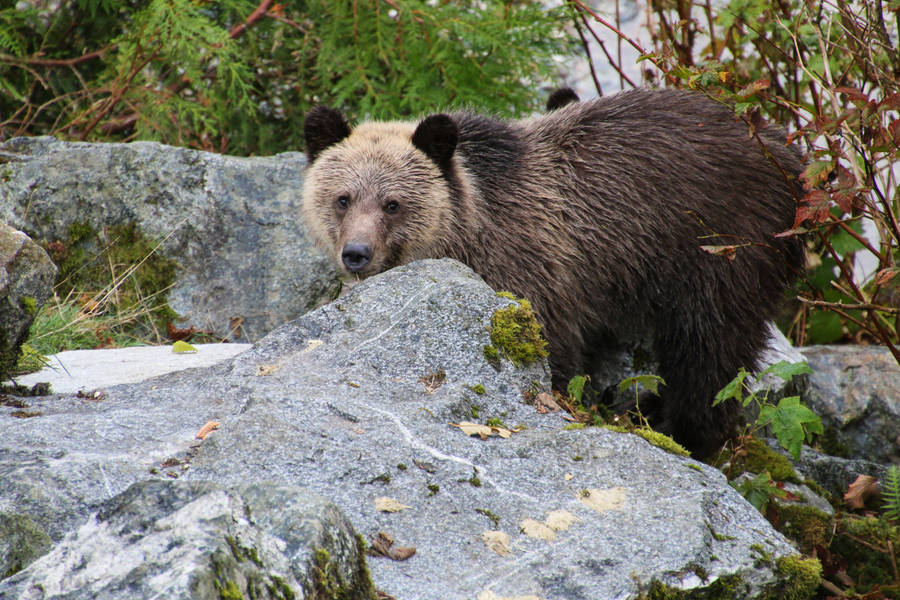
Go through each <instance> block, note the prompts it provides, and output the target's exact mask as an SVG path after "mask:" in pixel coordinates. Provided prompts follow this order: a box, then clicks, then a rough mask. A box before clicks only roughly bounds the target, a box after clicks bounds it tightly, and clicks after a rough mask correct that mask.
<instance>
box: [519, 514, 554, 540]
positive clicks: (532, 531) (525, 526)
mask: <svg viewBox="0 0 900 600" xmlns="http://www.w3.org/2000/svg"><path fill="white" fill-rule="evenodd" d="M519 528H520V529H521V530H522V533H524V534H525V535H527V536H528V537H530V538H534V539H537V540H545V541H548V542H552V541H553V540H555V539H556V532H555V531H553V530H552V529H550V528H549V527H547V526H546V525H545V524H543V523H541V522H540V521H535V520H534V519H522V521H521V522H520V523H519Z"/></svg>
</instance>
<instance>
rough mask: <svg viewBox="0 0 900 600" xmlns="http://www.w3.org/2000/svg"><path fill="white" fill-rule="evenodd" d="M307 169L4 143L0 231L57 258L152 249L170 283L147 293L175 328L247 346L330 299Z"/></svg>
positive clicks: (155, 147) (292, 161) (277, 161)
mask: <svg viewBox="0 0 900 600" xmlns="http://www.w3.org/2000/svg"><path fill="white" fill-rule="evenodd" d="M305 165H306V159H305V158H304V157H303V155H301V154H299V153H287V154H281V155H278V156H272V157H261V158H238V157H232V156H222V155H219V154H210V153H207V152H199V151H196V150H187V149H184V148H175V147H171V146H165V145H162V144H157V143H153V142H135V143H131V144H90V143H76V142H62V141H58V140H55V139H53V138H49V137H38V138H14V139H12V140H9V141H7V142H6V143H3V144H0V174H2V177H0V221H5V222H7V223H9V224H11V225H12V226H14V227H17V228H19V229H22V230H23V231H25V232H27V233H28V234H29V235H31V236H32V237H33V238H34V239H35V240H40V241H42V242H43V243H44V244H45V245H47V246H48V247H51V248H58V250H59V252H60V253H62V254H66V253H67V252H68V253H69V254H71V252H69V251H70V250H71V247H72V246H77V248H76V249H77V250H79V251H86V252H87V254H91V253H93V252H100V251H101V250H102V249H103V248H104V247H105V246H106V245H107V244H113V245H115V244H117V243H126V242H125V241H121V242H120V240H130V239H131V238H133V237H134V236H135V235H138V236H141V239H144V238H146V240H148V243H149V246H150V247H151V248H152V247H155V245H156V244H157V243H158V244H159V252H161V253H162V254H163V255H164V256H165V257H166V258H167V259H169V260H170V261H171V262H172V263H173V264H174V270H175V276H174V280H173V281H171V282H169V281H166V282H163V283H162V284H161V285H162V286H163V287H164V286H165V285H168V284H169V283H171V284H172V287H171V288H170V289H168V290H146V291H145V293H148V294H149V293H151V292H157V291H163V292H164V294H165V298H166V300H167V302H168V305H169V307H170V308H171V309H172V310H174V312H175V313H176V314H177V315H179V316H180V317H181V319H180V320H179V321H178V323H177V326H178V327H179V328H184V329H188V328H190V327H193V328H195V329H198V330H202V331H208V332H211V333H213V334H214V335H216V336H217V337H220V338H225V339H231V340H235V339H237V340H239V341H255V340H257V339H259V338H260V337H262V336H263V335H265V334H266V333H268V332H269V331H271V330H272V329H274V328H275V327H277V326H278V325H281V324H282V323H285V322H287V321H288V320H290V319H292V318H294V317H297V316H299V315H301V314H303V313H305V312H307V311H308V310H311V309H313V308H315V307H316V306H319V305H321V304H322V303H324V302H327V301H328V300H330V299H332V298H334V297H335V296H336V295H337V292H338V291H339V289H340V283H339V280H338V279H337V276H338V274H337V271H336V269H335V267H334V266H333V265H332V262H331V261H330V260H329V259H328V258H326V257H325V256H324V255H323V254H322V253H321V252H319V251H317V250H316V249H315V248H314V247H313V246H312V243H311V241H310V240H309V238H308V237H307V235H306V233H305V229H304V225H303V223H302V219H301V217H300V196H301V190H302V187H303V170H304V168H305ZM102 258H103V257H102V256H101V259H102ZM139 259H140V257H134V258H133V263H137V261H138V260H139ZM128 266H129V265H121V269H124V268H126V267H128ZM98 283H99V285H103V284H105V283H107V282H98ZM94 289H96V288H94Z"/></svg>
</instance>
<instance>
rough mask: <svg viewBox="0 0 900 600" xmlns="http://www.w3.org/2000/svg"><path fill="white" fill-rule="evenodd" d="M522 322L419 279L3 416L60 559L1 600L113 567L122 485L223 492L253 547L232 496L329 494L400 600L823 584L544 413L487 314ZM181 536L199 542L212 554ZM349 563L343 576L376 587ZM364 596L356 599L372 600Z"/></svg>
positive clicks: (669, 468) (743, 522)
mask: <svg viewBox="0 0 900 600" xmlns="http://www.w3.org/2000/svg"><path fill="white" fill-rule="evenodd" d="M517 306H518V304H517V303H516V302H515V301H513V300H509V299H507V298H504V297H499V296H498V295H497V294H496V293H494V291H493V290H491V289H490V288H488V287H487V286H486V285H485V284H484V283H483V282H482V281H481V280H480V279H479V278H478V277H477V276H476V275H475V274H473V273H472V272H471V271H470V270H469V269H467V268H466V267H464V266H462V265H461V264H459V263H456V262H454V261H449V260H443V261H422V262H418V263H413V264H411V265H408V266H405V267H400V268H397V269H393V270H391V271H389V272H387V273H384V274H381V275H379V276H376V277H372V278H370V279H368V280H366V281H364V282H363V283H361V284H360V285H358V286H356V287H354V288H353V289H352V290H351V291H350V292H349V293H348V294H347V295H345V296H343V297H342V298H340V299H339V300H337V301H335V302H332V303H331V304H329V305H327V306H324V307H322V308H321V309H318V310H316V311H313V312H311V313H309V314H307V315H304V316H303V317H301V318H299V319H297V320H295V321H292V322H290V323H288V324H286V325H284V326H282V327H280V328H278V329H276V330H275V331H273V332H272V333H270V334H269V335H268V336H266V337H265V338H264V339H262V340H260V341H259V342H258V343H257V344H255V345H254V346H253V347H252V348H251V349H249V350H247V351H246V352H244V353H242V354H239V355H238V356H236V357H234V358H232V359H229V360H227V361H225V362H223V363H220V364H219V365H216V366H213V367H209V368H204V369H192V370H187V371H181V372H179V373H173V374H169V375H166V376H162V377H159V378H156V379H151V380H148V381H145V382H143V383H139V384H128V385H120V386H114V387H110V388H107V389H106V390H105V391H104V392H103V393H102V394H90V393H88V394H82V395H81V396H80V397H78V396H55V397H47V398H42V399H37V400H30V406H29V407H28V411H29V412H30V413H39V414H38V415H37V416H33V417H31V418H27V419H17V418H14V417H12V416H11V413H12V411H11V410H7V409H5V408H0V429H2V430H3V432H4V435H3V436H0V479H2V483H3V485H2V486H0V512H6V513H15V514H19V515H23V516H24V517H27V519H28V520H29V522H31V523H33V524H35V525H36V526H37V527H39V528H40V529H41V530H42V531H43V532H45V533H46V534H47V535H48V536H49V538H50V539H52V541H53V543H54V544H55V545H54V547H53V549H52V550H51V554H49V555H47V556H48V557H50V556H53V557H54V559H53V560H51V559H49V558H47V559H39V560H37V561H36V562H33V563H31V564H30V565H29V566H27V567H26V568H25V569H24V570H23V571H21V572H20V573H19V574H17V575H15V576H13V577H10V578H7V579H5V580H2V581H0V596H4V597H5V596H6V595H9V596H10V597H18V595H19V594H24V593H25V591H26V590H28V589H31V588H29V585H30V583H29V582H40V581H46V580H47V577H49V574H48V573H49V570H51V569H53V568H54V566H53V565H61V566H58V567H55V568H57V569H58V571H57V572H59V573H61V574H60V575H59V576H60V577H66V576H69V575H74V574H75V573H78V572H80V571H79V570H78V569H80V568H81V567H80V565H82V564H83V561H81V562H79V561H72V563H67V562H64V563H60V562H59V560H57V559H59V558H60V557H61V556H63V555H64V553H65V552H74V553H75V554H73V556H84V553H86V552H95V551H96V552H97V554H91V556H92V558H91V560H95V561H96V560H100V559H101V558H102V559H104V560H108V561H109V564H110V565H112V564H115V563H116V557H115V553H116V552H117V549H119V548H123V547H125V546H122V545H121V544H118V543H117V544H110V545H109V553H108V554H103V553H102V552H101V550H100V549H96V550H94V549H95V548H97V546H88V545H87V543H88V541H89V540H92V539H95V538H94V537H93V536H95V535H99V534H97V530H98V528H105V529H104V531H109V530H110V528H113V529H115V530H116V531H123V532H124V530H123V529H122V528H123V527H124V525H123V524H124V523H125V522H126V521H125V520H120V519H119V518H118V517H116V518H115V519H113V518H111V517H110V515H112V514H114V513H117V514H124V513H126V512H128V511H129V510H131V509H129V508H128V507H129V506H131V505H130V504H129V503H130V502H132V500H131V498H132V497H133V496H131V495H130V494H133V493H136V492H134V489H135V488H132V490H131V491H129V492H127V493H124V492H126V490H128V489H129V487H130V486H133V485H135V484H139V485H140V482H145V481H152V482H155V483H154V485H160V484H159V481H161V480H162V481H166V480H169V479H178V480H180V481H187V482H206V481H211V482H215V484H216V486H220V487H221V489H222V490H225V491H224V492H223V491H215V492H209V493H214V494H217V496H216V497H217V498H221V499H222V502H225V498H230V500H228V501H227V505H228V507H230V508H228V510H230V511H231V513H230V514H233V515H234V514H239V513H240V510H237V509H236V508H235V507H239V506H241V502H244V503H245V504H246V505H247V506H249V510H248V511H247V515H248V517H247V518H248V520H250V521H252V522H254V523H256V525H257V526H258V527H257V529H258V530H259V531H258V532H257V530H256V529H254V532H255V533H252V534H251V533H250V532H248V533H246V535H245V534H244V533H241V531H243V530H240V527H238V526H235V527H237V529H238V531H237V534H234V535H233V530H224V531H231V532H230V533H228V535H229V536H232V537H235V539H237V540H238V541H239V546H240V547H241V548H250V547H259V546H258V545H256V543H255V542H252V540H255V539H262V538H264V537H266V536H271V537H273V538H278V539H282V540H284V539H285V538H284V537H283V535H284V534H283V533H281V534H279V533H278V530H279V527H282V525H277V526H275V525H271V524H269V523H267V522H264V521H265V520H264V519H260V520H256V518H255V517H254V516H253V515H255V514H256V511H255V510H254V509H253V507H252V506H251V502H250V501H249V500H247V499H246V491H240V490H245V489H246V488H241V487H240V486H246V485H251V486H252V485H258V486H266V485H268V483H269V482H277V483H278V486H296V487H302V488H306V489H308V490H310V491H311V492H313V493H316V494H319V495H321V496H322V497H324V498H326V499H328V500H330V501H331V502H333V503H334V504H335V505H336V506H337V507H338V508H339V509H340V510H341V511H342V512H343V514H345V515H346V517H347V518H348V519H349V521H350V523H351V524H352V525H353V527H354V528H355V530H356V531H357V532H358V533H359V534H361V535H362V536H363V538H364V539H365V540H366V541H367V543H368V544H370V546H371V548H370V552H371V553H372V555H371V556H369V558H368V566H369V570H370V572H371V576H372V579H373V581H374V584H375V587H376V588H377V589H379V590H381V591H383V592H384V593H386V594H389V595H390V596H393V597H396V598H420V599H424V600H428V599H441V600H444V599H446V598H468V599H471V598H480V599H482V600H485V599H489V598H502V597H519V596H521V597H537V598H548V599H549V598H562V599H578V598H637V597H639V596H640V595H641V594H649V593H651V591H652V593H654V594H662V593H667V592H666V591H665V590H669V592H674V591H677V590H680V591H693V592H696V593H715V594H717V596H716V597H723V598H728V597H730V598H760V597H767V598H768V597H780V596H779V595H780V594H781V593H782V592H785V590H788V591H790V593H792V594H794V596H792V597H801V598H802V597H808V596H809V594H810V593H811V590H810V589H808V588H809V586H812V588H815V585H816V582H817V581H818V579H817V576H816V573H815V572H814V569H813V570H812V572H810V570H809V569H807V570H804V569H803V568H802V563H800V562H799V561H797V551H796V549H795V548H794V547H793V546H792V545H791V544H790V543H789V542H788V541H787V540H786V539H785V538H783V537H782V536H781V535H780V534H779V533H777V532H776V531H774V530H773V529H772V527H771V526H770V525H769V523H768V522H767V521H766V520H765V519H764V518H763V517H762V516H761V515H760V514H759V513H758V512H757V511H756V510H755V509H754V508H753V507H752V506H750V505H749V504H748V503H747V502H746V501H744V499H743V498H742V497H741V496H740V495H739V494H738V493H737V492H736V491H735V490H734V489H732V488H731V487H730V486H729V485H728V483H727V481H726V480H725V477H724V476H723V475H722V473H720V472H719V471H717V470H716V469H714V468H712V467H709V466H707V465H703V464H701V463H697V462H695V461H693V460H691V459H688V458H684V457H680V456H675V455H673V454H670V453H668V452H666V451H664V450H662V449H660V448H658V447H655V446H652V445H650V444H649V443H648V442H647V441H645V440H643V439H641V438H638V437H636V436H634V435H631V434H620V433H615V432H612V431H609V430H606V429H603V428H593V427H592V428H572V427H569V422H568V421H567V420H566V419H564V418H563V416H562V415H561V414H560V413H553V412H549V413H541V412H539V411H538V410H536V407H535V405H534V403H533V398H534V394H535V393H536V392H540V391H543V390H546V389H547V387H548V385H549V372H548V368H547V365H546V363H544V362H540V361H539V362H536V363H533V364H531V365H528V366H523V367H517V366H515V365H513V364H512V363H511V362H510V361H509V360H507V359H505V358H503V355H502V353H501V354H500V358H499V362H497V361H496V360H494V357H493V356H492V353H486V352H485V346H488V345H491V344H492V342H491V338H490V328H491V318H492V316H494V315H496V314H498V311H505V310H508V309H509V308H510V307H514V308H515V307H517ZM500 314H505V313H503V312H500ZM210 421H215V422H217V423H218V424H219V426H218V429H216V430H212V427H211V426H207V427H204V424H206V423H208V422H210ZM466 421H469V422H476V423H478V424H481V425H483V426H485V427H486V429H485V430H484V438H483V439H482V438H481V437H479V436H470V435H469V434H468V433H467V432H466V431H464V430H463V429H461V428H460V427H458V425H461V424H462V423H463V422H466ZM201 428H202V430H203V431H202V434H203V435H202V436H201V437H203V438H204V439H197V438H195V435H196V434H197V433H198V431H199V430H201ZM492 433H493V434H498V435H490V434H492ZM499 434H503V435H502V436H501V435H499ZM503 436H508V437H503ZM144 485H150V484H144ZM143 489H150V488H143ZM152 489H156V488H152ZM189 489H190V490H194V491H192V492H190V493H191V494H194V493H197V492H196V490H197V488H189ZM217 489H218V488H217ZM270 489H271V488H270ZM275 489H277V490H282V489H283V488H281V487H276V488H275ZM204 490H206V488H202V489H201V491H203V493H204V494H205V493H207V492H206V491H204ZM233 490H238V491H237V492H235V491H233ZM123 493H124V494H123ZM141 493H143V492H141ZM166 493H167V494H169V493H170V492H166ZM179 493H182V492H179ZM184 493H187V492H184ZM284 493H285V492H283V491H278V492H277V494H284ZM223 494H224V495H223ZM238 496H239V497H238ZM240 498H244V499H243V500H241V499H240ZM267 502H269V504H270V505H271V504H273V503H276V500H272V499H270V500H267ZM284 502H287V500H284ZM176 508H177V507H176ZM288 508H290V507H289V506H287V504H286V510H288ZM222 510H225V509H224V508H223V509H222ZM181 511H183V509H180V510H179V513H180V512H181ZM276 512H277V511H276ZM204 515H208V513H206V512H202V511H198V516H197V519H198V521H197V522H198V523H202V522H203V519H206V518H208V517H207V516H204ZM123 518H124V517H123ZM179 518H180V517H179ZM148 519H150V517H148ZM152 519H157V520H156V521H155V522H157V523H159V522H161V521H160V517H152ZM293 519H295V520H296V519H300V517H299V516H298V517H294V518H293ZM163 520H165V518H163ZM287 520H288V519H287V518H284V519H282V521H279V522H280V523H282V524H284V523H285V522H286V521H287ZM138 521H140V522H141V523H146V525H144V526H143V529H141V530H140V531H139V532H138V533H136V534H134V537H133V538H130V539H131V541H130V542H129V546H128V547H134V548H139V547H145V546H143V545H144V544H146V543H148V541H147V540H142V539H140V538H141V536H143V535H144V534H143V533H141V532H143V531H149V529H151V528H152V527H153V525H152V523H153V522H154V521H152V520H147V521H145V520H141V519H138ZM166 522H168V521H166ZM184 523H185V524H184V526H183V527H182V529H183V530H184V531H185V535H186V536H188V535H195V533H192V532H193V531H194V530H196V535H197V536H199V537H198V538H197V539H199V540H212V539H213V538H216V536H218V538H217V539H221V535H222V533H215V534H211V533H209V532H210V530H209V529H205V528H204V527H205V525H204V526H201V525H199V524H198V525H196V526H195V525H190V526H189V524H190V521H189V520H188V521H184ZM264 534H265V535H264ZM210 536H212V537H210ZM254 536H256V537H254ZM266 539H268V538H266ZM248 540H250V541H248ZM81 542H84V543H83V544H82V543H81ZM251 542H252V543H251ZM198 543H199V542H198ZM208 546H209V548H214V547H215V548H221V546H215V545H214V544H213V543H212V542H211V541H210V542H209V544H208ZM288 546H290V544H288ZM150 547H151V548H153V547H152V546H150ZM79 548H80V549H79ZM177 550H178V551H177V552H174V553H173V555H175V556H182V555H184V554H183V552H182V546H177ZM289 550H290V548H289ZM64 551H65V552H64ZM217 551H218V550H216V549H213V550H212V553H213V554H214V553H215V552H217ZM242 552H243V551H242ZM294 555H299V554H297V553H296V552H295V553H294ZM191 556H194V557H197V556H200V554H192V555H191ZM207 556H209V553H207V554H204V555H203V557H204V558H198V559H197V560H200V561H201V562H202V563H203V564H208V560H207V558H205V557H207ZM285 556H291V551H289V552H287V553H286V554H285ZM260 558H261V559H263V560H262V562H263V563H264V564H265V565H266V569H263V571H265V573H270V572H274V573H276V574H278V573H281V574H282V575H278V576H279V577H282V579H283V580H284V581H286V582H288V585H289V587H290V588H291V590H292V593H293V594H295V596H296V597H315V596H305V595H302V594H301V593H300V591H301V588H303V589H304V590H305V589H307V588H305V587H303V586H304V585H307V586H308V585H311V584H310V583H309V582H308V578H306V581H307V583H306V584H304V583H303V581H304V577H305V576H304V575H303V573H306V572H308V569H307V568H306V567H305V566H303V565H307V564H308V562H303V563H302V564H301V566H300V567H292V570H291V571H290V573H291V574H292V576H293V577H294V579H293V580H289V579H288V578H287V577H286V575H284V574H285V573H287V571H286V570H285V567H284V563H282V562H279V561H281V558H277V556H276V553H270V554H266V556H265V557H263V556H262V554H260ZM145 560H146V562H147V565H146V566H145V567H137V569H141V568H143V571H137V572H135V573H134V574H129V575H128V577H127V578H126V579H121V581H125V580H127V581H129V582H131V583H132V584H133V585H138V584H137V583H136V581H138V580H140V581H141V583H140V586H142V587H139V588H137V589H140V590H142V591H141V592H140V593H139V594H138V595H137V596H134V595H132V596H127V595H124V594H125V592H116V593H112V592H110V593H109V594H108V595H106V596H104V597H105V598H126V597H128V598H134V597H150V592H149V591H148V590H151V589H158V588H152V584H153V582H156V583H157V584H158V585H162V584H161V583H159V582H160V581H161V579H160V578H155V579H154V578H153V577H151V574H153V573H158V572H160V571H159V570H158V565H157V563H156V561H158V560H162V559H160V558H158V557H157V555H156V554H154V551H153V550H148V552H147V554H146V559H145ZM197 560H194V563H192V564H196V562H197ZM204 561H205V562H204ZM351 563H352V561H351V560H348V561H345V563H344V564H343V566H339V567H338V566H336V567H334V568H333V570H332V572H333V573H340V574H341V580H342V581H345V582H346V581H357V582H360V581H363V580H364V578H362V579H360V578H358V577H357V578H356V579H354V573H356V574H357V575H358V571H354V570H353V568H352V567H351ZM273 565H274V566H275V567H277V568H275V570H274V571H271V570H267V569H269V568H270V567H272V566H273ZM278 565H281V566H278ZM798 565H799V567H798ZM142 574H145V575H142ZM283 575H284V576H283ZM141 577H144V579H140V578H141ZM241 577H244V579H246V576H244V575H242V576H241ZM231 579H232V580H234V581H238V580H239V579H240V577H237V576H234V577H231ZM151 580H152V581H151ZM292 581H295V582H296V585H295V584H294V583H292ZM359 585H362V588H360V589H361V590H362V591H359V592H358V594H360V595H357V596H350V597H365V596H364V595H363V594H366V593H368V592H366V591H365V589H364V587H365V586H364V585H363V584H359ZM803 586H806V588H804V587H803ZM102 589H110V590H119V589H122V588H120V587H116V586H112V587H104V588H102ZM241 589H243V588H241ZM798 589H799V590H800V591H799V592H798ZM803 590H805V592H804V591H803ZM785 593H787V592H785ZM116 594H118V595H116ZM73 597H74V596H73ZM235 597H237V596H235ZM245 597H249V596H245ZM341 597H342V596H341ZM654 597H656V596H654Z"/></svg>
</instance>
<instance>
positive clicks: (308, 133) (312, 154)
mask: <svg viewBox="0 0 900 600" xmlns="http://www.w3.org/2000/svg"><path fill="white" fill-rule="evenodd" d="M348 135H350V126H349V125H348V124H347V120H346V119H345V118H344V115H342V114H341V113H340V112H338V111H336V110H335V109H333V108H328V107H327V106H316V107H315V108H313V109H312V110H310V111H309V112H308V113H306V121H305V122H304V124H303V136H304V138H306V158H307V160H308V161H309V164H312V162H313V161H314V160H316V157H317V156H319V153H320V152H322V150H325V149H326V148H328V147H329V146H332V145H334V144H337V143H338V142H340V141H341V140H343V139H344V138H346V137H347V136H348Z"/></svg>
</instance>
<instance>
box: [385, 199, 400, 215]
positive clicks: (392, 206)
mask: <svg viewBox="0 0 900 600" xmlns="http://www.w3.org/2000/svg"><path fill="white" fill-rule="evenodd" d="M399 208H400V203H399V202H397V201H396V200H391V201H390V202H388V203H387V204H385V205H384V212H386V213H387V214H389V215H392V214H394V213H395V212H397V210H398V209H399Z"/></svg>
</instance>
